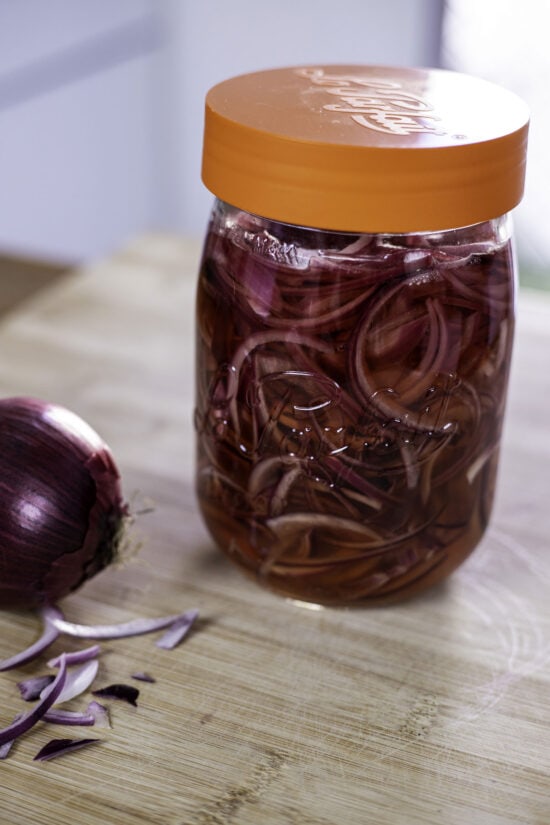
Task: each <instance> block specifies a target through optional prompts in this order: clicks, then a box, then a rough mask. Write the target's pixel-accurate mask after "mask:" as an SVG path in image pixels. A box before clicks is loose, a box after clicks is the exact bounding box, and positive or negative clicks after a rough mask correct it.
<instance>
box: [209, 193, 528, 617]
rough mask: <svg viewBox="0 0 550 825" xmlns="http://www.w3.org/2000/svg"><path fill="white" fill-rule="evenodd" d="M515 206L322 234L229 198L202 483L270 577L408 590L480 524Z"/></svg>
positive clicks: (262, 574) (467, 548)
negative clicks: (404, 226)
mask: <svg viewBox="0 0 550 825" xmlns="http://www.w3.org/2000/svg"><path fill="white" fill-rule="evenodd" d="M514 286H515V284H514V266H513V250H512V248H511V241H510V238H509V233H508V230H507V225H506V220H505V219H499V220H496V221H490V222H486V223H483V224H479V225H476V226H474V227H469V228H465V229H459V230H452V231H449V232H446V233H440V234H439V235H435V234H433V235H429V234H427V235H426V234H424V235H395V236H389V235H364V236H358V235H348V234H344V233H326V232H325V233H323V232H318V231H316V230H310V229H304V228H300V227H293V226H288V225H281V224H277V223H269V222H268V221H266V220H264V219H261V218H254V217H252V216H250V215H246V214H244V213H241V212H239V211H237V210H234V209H232V208H231V207H228V206H225V205H223V204H221V205H220V204H218V206H217V207H216V209H215V211H214V213H213V217H212V221H211V224H210V229H209V233H208V235H207V239H206V243H205V247H204V252H203V258H202V263H201V269H200V275H199V285H198V294H197V341H196V353H197V370H196V382H197V384H196V410H195V426H196V430H197V445H198V446H197V451H198V455H197V493H198V499H199V503H200V507H201V510H202V513H203V516H204V519H205V522H206V525H207V526H208V528H209V530H210V532H211V534H212V536H213V538H214V540H215V541H216V543H217V544H218V545H219V546H220V547H221V548H222V549H223V550H224V551H225V552H226V553H227V554H228V556H229V557H230V558H231V559H232V560H233V561H234V562H235V563H236V564H237V565H239V566H240V568H241V569H242V570H243V571H244V572H245V573H247V574H249V575H250V576H251V577H253V578H255V579H256V580H257V581H259V582H260V583H261V584H263V585H265V586H267V587H269V588H271V589H273V590H276V591H278V592H279V593H282V594H284V595H286V596H289V597H292V598H296V599H300V600H309V601H314V602H319V603H324V604H354V603H363V602H368V603H371V602H372V603H378V602H387V601H396V600H399V599H402V598H405V597H408V596H410V595H412V594H413V593H415V592H417V591H419V590H421V589H424V588H426V587H428V586H432V585H434V584H435V583H437V582H438V581H440V580H441V579H443V578H445V577H446V576H448V575H449V574H450V573H451V572H452V571H453V570H454V569H455V568H456V567H457V566H458V565H459V564H461V562H462V561H463V560H464V559H465V558H466V557H467V556H468V555H469V554H470V553H471V552H472V550H473V549H474V547H475V546H476V545H477V543H478V542H479V540H480V538H481V536H482V535H483V532H484V530H485V528H486V526H487V523H488V519H489V516H490V512H491V507H492V500H493V494H494V488H495V479H496V473H497V464H498V453H499V443H500V434H501V428H502V419H503V414H504V409H505V399H506V390H507V382H508V373H509V363H510V355H511V348H512V339H513V331H514Z"/></svg>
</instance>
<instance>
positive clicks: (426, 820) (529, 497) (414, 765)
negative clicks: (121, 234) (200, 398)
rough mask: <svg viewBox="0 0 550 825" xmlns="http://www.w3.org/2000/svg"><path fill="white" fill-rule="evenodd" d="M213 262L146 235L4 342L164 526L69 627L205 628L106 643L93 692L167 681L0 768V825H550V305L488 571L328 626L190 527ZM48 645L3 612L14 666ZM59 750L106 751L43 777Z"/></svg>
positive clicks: (17, 371) (1, 678) (330, 613)
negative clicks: (81, 743)
mask: <svg viewBox="0 0 550 825" xmlns="http://www.w3.org/2000/svg"><path fill="white" fill-rule="evenodd" d="M198 252H199V250H198V246H197V245H196V244H193V243H190V242H186V241H184V240H181V239H177V238H171V237H154V236H151V237H144V238H141V239H139V240H138V241H136V242H135V243H133V244H131V245H130V246H129V247H128V248H127V249H126V250H124V251H123V252H121V253H120V254H118V255H114V256H113V257H112V258H110V259H108V260H105V261H104V262H101V263H99V264H97V265H95V266H93V267H90V268H89V269H87V270H82V271H78V272H76V273H73V274H71V276H70V277H68V278H67V279H65V280H64V281H63V282H62V283H59V284H57V285H56V286H54V287H52V288H51V289H49V290H48V291H46V292H44V293H42V294H41V295H40V296H38V297H37V298H36V300H34V301H32V302H28V303H26V304H25V306H24V307H23V308H20V309H19V310H18V311H17V312H16V313H14V314H12V315H11V316H9V317H7V318H6V319H5V320H4V321H3V322H2V324H1V325H0V352H1V354H2V355H1V359H0V392H1V393H2V394H3V395H15V394H22V393H24V394H29V395H36V396H41V397H44V398H48V399H51V400H55V401H57V402H59V403H62V404H65V405H67V406H69V407H70V408H72V409H73V410H75V411H76V412H78V413H80V414H81V415H83V416H84V417H85V418H86V419H87V420H88V421H89V423H90V424H92V425H93V426H94V427H95V428H96V429H97V430H99V431H100V432H101V434H102V435H103V436H104V437H105V438H106V439H107V440H108V441H109V443H110V444H111V447H112V449H113V452H114V453H115V456H116V457H117V459H118V462H119V464H120V467H121V469H122V472H123V478H124V485H125V491H126V495H127V496H128V497H129V498H130V499H131V500H132V502H133V503H134V508H135V509H140V508H146V507H148V506H149V504H151V505H152V507H153V510H152V512H149V513H147V514H146V513H144V514H143V515H141V516H139V517H138V518H137V519H136V524H135V525H134V528H133V531H132V542H133V545H134V546H135V547H137V545H139V546H140V549H139V551H138V552H136V553H134V555H133V556H132V557H131V558H129V559H128V560H127V562H126V563H125V565H124V566H123V567H120V568H117V569H112V570H109V571H105V572H104V573H102V574H101V575H100V576H99V577H97V578H96V579H95V580H93V581H92V582H90V583H89V584H88V585H86V586H85V587H84V589H83V590H82V591H81V592H79V593H78V594H75V595H73V596H71V597H70V598H68V599H66V600H65V602H64V604H63V607H64V610H65V612H66V615H67V616H68V617H69V618H70V619H72V620H74V621H81V622H103V623H104V622H111V621H122V620H127V619H130V618H133V617H135V616H157V615H162V614H164V613H167V612H177V611H180V610H183V609H186V608H190V607H195V606H196V607H198V608H199V609H200V615H201V618H200V621H199V622H198V624H197V626H196V629H195V631H194V632H193V633H192V634H191V635H190V637H189V638H188V639H187V640H186V641H185V642H184V643H183V644H182V645H181V646H180V647H178V648H177V649H176V650H173V651H163V650H160V649H158V648H157V647H155V645H154V639H153V638H152V637H141V638H134V639H130V640H127V641H116V642H108V643H105V644H104V645H103V654H102V656H101V663H100V671H99V675H98V679H97V684H110V683H112V682H128V681H129V680H130V674H131V673H133V672H135V671H136V670H147V671H149V672H150V673H151V674H152V675H153V676H154V677H155V678H156V682H155V683H154V684H145V683H144V684H141V685H139V687H140V691H141V693H140V697H139V700H138V707H137V708H132V707H130V706H129V705H126V704H124V703H118V704H116V705H114V706H112V729H110V730H104V729H101V730H99V731H97V732H93V734H90V729H87V730H86V731H85V733H82V732H81V731H78V732H77V733H75V732H74V729H73V730H71V729H68V728H60V729H59V731H57V730H56V731H54V732H53V733H52V729H51V727H47V726H46V725H43V724H40V725H38V726H37V727H36V728H35V729H34V730H33V731H32V732H31V733H29V734H28V735H27V736H26V737H24V738H22V739H21V740H20V741H19V742H18V743H17V745H16V746H15V747H14V749H13V751H12V754H11V755H10V757H9V758H8V759H7V760H5V761H4V762H0V810H1V817H0V818H1V821H2V822H3V823H4V822H5V823H9V825H19V823H21V825H23V823H24V824H25V825H29V823H32V825H41V824H42V823H44V825H46V823H54V822H55V823H56V825H74V823H79V825H90V824H91V823H94V825H96V823H97V825H99V823H117V825H136V824H137V823H148V825H150V824H151V823H153V824H154V825H226V823H239V825H264V824H265V825H271V823H273V825H368V824H370V823H372V825H518V823H529V825H548V824H549V823H550V778H549V769H550V739H549V725H550V674H549V663H550V598H549V582H550V547H549V539H548V532H549V530H548V524H549V518H550V507H549V501H550V498H549V492H550V369H549V364H548V362H549V351H550V301H549V300H548V299H547V298H546V297H545V296H543V295H540V296H538V295H534V294H528V293H524V294H522V295H521V298H520V310H521V311H520V324H519V333H518V337H517V346H516V352H515V360H514V369H513V379H512V391H511V399H510V404H509V414H508V419H507V426H506V432H505V444H504V451H503V456H502V464H501V474H500V486H499V492H498V500H497V504H496V509H495V513H494V518H493V521H492V526H491V527H490V529H489V532H488V534H487V536H486V538H485V539H484V541H483V543H482V544H481V546H480V547H479V548H478V550H477V551H476V552H475V553H474V555H473V556H472V557H471V558H470V559H469V560H468V561H467V563H466V564H464V566H463V567H462V568H461V569H460V570H459V571H458V572H457V573H455V575H454V576H453V577H452V578H451V579H450V580H449V581H448V582H447V583H445V584H444V585H443V586H441V587H438V588H437V589H435V590H433V591H432V592H430V593H428V594H427V595H424V596H422V597H421V598H418V599H416V600H415V601H412V602H409V603H407V604H403V605H399V606H392V607H387V608H383V609H381V608H371V609H361V610H345V609H322V610H320V609H318V610H314V609H311V608H307V607H304V606H301V605H299V604H296V603H292V602H289V601H286V600H284V599H281V598H280V597H278V596H275V595H272V594H270V593H268V592H266V591H264V590H261V589H260V588H258V587H257V586H256V585H255V584H253V583H251V582H249V581H248V580H245V579H244V578H243V577H242V576H241V574H240V573H239V572H238V571H237V570H235V569H234V568H233V567H232V566H230V564H229V563H228V562H227V561H226V560H225V559H224V558H223V557H222V556H221V555H220V554H219V553H218V552H217V551H216V550H215V549H214V548H213V547H212V544H211V542H210V540H209V539H208V537H207V535H206V533H205V530H204V528H203V527H202V524H201V522H200V519H199V516H198V514H197V509H196V506H195V501H194V497H193V492H192V468H193V434H192V423H191V422H192V403H193V398H192V387H193V367H192V362H193V343H192V341H193V295H194V282H195V272H196V265H197V257H198ZM38 632H39V626H38V622H37V620H36V618H35V617H34V616H33V615H22V614H14V613H7V612H4V613H0V634H1V635H0V640H1V641H0V656H7V655H10V654H12V653H14V652H16V651H17V650H19V649H21V648H22V647H23V646H26V645H27V644H29V643H30V642H31V641H32V640H33V639H34V638H35V637H36V636H37V634H38ZM74 647H78V645H76V644H75V643H72V642H68V641H67V640H58V641H57V642H56V643H55V644H54V646H53V647H52V648H51V651H50V652H51V653H52V654H53V653H55V652H60V651H61V650H62V649H67V648H71V649H72V648H74ZM45 658H46V657H44V659H43V660H42V662H40V663H34V664H29V665H27V666H25V667H23V668H21V669H19V670H17V671H10V672H7V673H3V674H0V700H1V703H0V708H1V711H0V713H1V719H2V720H3V721H2V722H1V724H2V725H4V724H7V723H8V722H9V721H11V719H12V717H13V715H14V713H15V712H16V711H17V710H19V709H20V707H21V701H20V699H19V696H18V692H17V689H16V682H17V681H19V680H20V679H21V678H24V677H25V676H28V675H31V674H35V673H36V672H42V671H43V670H44V662H45ZM135 684H137V683H135ZM86 701H87V699H86ZM73 704H74V706H78V705H79V702H78V700H74V702H73ZM92 731H93V729H92ZM54 735H55V736H77V737H79V736H82V735H94V736H98V737H100V738H101V740H102V741H101V743H100V744H99V745H96V746H94V747H93V748H90V749H89V750H82V751H80V752H77V753H74V754H71V755H68V756H65V757H63V758H61V759H58V760H55V761H52V762H46V763H38V762H33V761H32V758H33V756H34V755H35V753H36V752H37V751H38V749H39V748H40V747H41V746H42V745H43V744H44V743H45V742H46V741H48V740H49V739H50V738H52V736H54Z"/></svg>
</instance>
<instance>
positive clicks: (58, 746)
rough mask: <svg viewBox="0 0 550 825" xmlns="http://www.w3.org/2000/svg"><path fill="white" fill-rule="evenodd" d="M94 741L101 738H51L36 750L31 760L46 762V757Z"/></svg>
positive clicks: (70, 750)
mask: <svg viewBox="0 0 550 825" xmlns="http://www.w3.org/2000/svg"><path fill="white" fill-rule="evenodd" d="M95 742H101V739H52V740H50V742H48V743H47V744H46V745H44V747H43V748H41V749H40V750H39V751H38V753H37V754H36V756H35V757H34V759H33V761H34V762H46V761H47V760H48V759H56V758H57V757H58V756H63V755H64V754H66V753H72V752H73V751H76V750H80V748H85V747H86V746H87V745H93V744H94V743H95Z"/></svg>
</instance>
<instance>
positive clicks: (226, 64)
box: [0, 0, 443, 260]
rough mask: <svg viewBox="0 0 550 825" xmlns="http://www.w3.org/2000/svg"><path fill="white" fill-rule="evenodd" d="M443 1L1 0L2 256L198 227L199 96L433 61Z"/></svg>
mask: <svg viewBox="0 0 550 825" xmlns="http://www.w3.org/2000/svg"><path fill="white" fill-rule="evenodd" d="M442 5H443V3H442V0H339V1H338V2H337V3H335V2H334V0H277V1H276V2H269V3H268V2H259V1H258V0H47V1H46V0H0V250H3V251H14V252H24V253H26V254H31V255H38V256H41V257H52V258H60V259H70V260H82V259H87V258H95V257H98V256H101V255H104V254H107V253H108V252H109V251H111V250H112V249H115V248H117V247H118V246H120V245H122V244H123V243H124V242H125V241H126V239H127V238H128V237H130V236H132V235H135V234H138V233H139V232H142V231H146V230H149V229H167V230H170V231H176V232H181V233H183V232H185V233H190V234H194V235H200V234H202V232H203V230H204V226H205V222H206V220H207V216H208V211H209V208H210V204H211V195H210V194H209V193H208V192H206V191H205V190H204V188H203V186H202V184H201V182H200V153H201V138H202V120H203V104H204V96H205V94H206V91H207V90H208V88H209V87H210V86H211V85H213V84H214V83H216V82H218V81H220V80H223V79H224V78H226V77H230V76H232V75H234V74H239V73H241V72H246V71H252V70H257V69H261V68H269V67H272V66H277V65H286V64H297V63H321V62H326V63H329V62H347V63H354V62H357V63H369V62H370V63H389V64H397V65H435V64H437V62H438V59H439V32H440V23H441V12H442Z"/></svg>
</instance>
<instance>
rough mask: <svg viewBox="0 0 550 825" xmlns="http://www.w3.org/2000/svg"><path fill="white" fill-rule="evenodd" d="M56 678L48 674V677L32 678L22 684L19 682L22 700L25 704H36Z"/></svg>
mask: <svg viewBox="0 0 550 825" xmlns="http://www.w3.org/2000/svg"><path fill="white" fill-rule="evenodd" d="M54 679H55V676H53V675H52V674H50V673H48V674H47V675H46V676H31V678H30V679H24V680H23V681H22V682H17V687H18V688H19V693H20V694H21V698H22V699H23V700H24V701H25V702H34V701H36V699H40V694H41V693H42V691H43V690H45V688H47V687H48V685H51V683H52V682H53V680H54Z"/></svg>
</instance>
